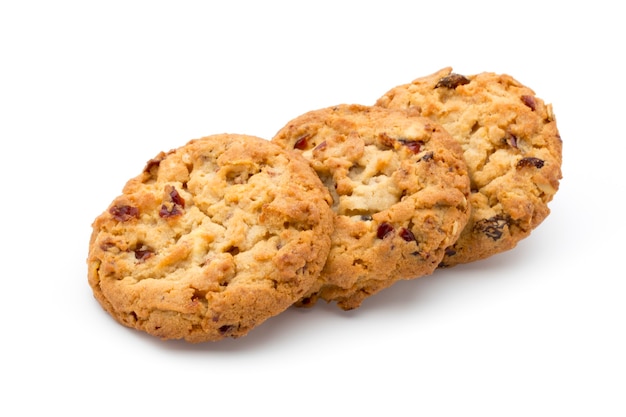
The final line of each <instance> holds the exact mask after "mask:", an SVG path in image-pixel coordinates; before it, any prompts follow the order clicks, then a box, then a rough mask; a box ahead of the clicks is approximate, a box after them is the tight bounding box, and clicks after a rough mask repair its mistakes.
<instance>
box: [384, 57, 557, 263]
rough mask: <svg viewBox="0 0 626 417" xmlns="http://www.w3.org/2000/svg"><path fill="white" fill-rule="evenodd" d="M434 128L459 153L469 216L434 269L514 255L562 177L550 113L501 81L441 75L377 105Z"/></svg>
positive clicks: (516, 85)
mask: <svg viewBox="0 0 626 417" xmlns="http://www.w3.org/2000/svg"><path fill="white" fill-rule="evenodd" d="M376 105H378V106H382V107H385V108H398V109H413V110H415V111H417V112H418V113H419V114H421V115H422V116H425V117H428V118H430V119H432V120H433V121H435V122H437V123H439V124H441V125H442V126H443V127H444V128H445V129H446V130H447V131H448V132H450V134H451V135H452V136H453V137H454V139H455V140H456V141H457V142H458V143H459V144H460V145H461V146H462V148H463V156H464V159H465V162H466V164H467V168H468V172H469V175H470V180H471V187H472V194H471V196H470V202H471V206H472V216H471V217H470V220H469V222H468V223H467V225H466V227H465V229H464V230H463V232H462V233H461V236H460V237H459V239H458V240H457V242H456V243H455V244H454V245H453V246H452V247H450V248H449V249H448V251H447V253H446V256H445V257H444V259H443V261H442V264H441V266H453V265H457V264H461V263H467V262H472V261H476V260H479V259H484V258H487V257H489V256H491V255H494V254H497V253H500V252H504V251H507V250H509V249H512V248H514V247H515V246H516V245H517V243H518V242H519V241H520V240H522V239H524V238H526V237H527V236H529V235H530V233H531V232H532V230H533V229H535V228H536V227H537V226H538V225H539V224H541V222H542V221H543V220H544V219H545V218H546V217H547V216H548V215H549V213H550V210H549V208H548V203H549V202H550V201H551V200H552V199H553V197H554V195H555V194H556V192H557V190H558V188H559V182H560V180H561V178H562V173H561V162H562V141H561V137H560V135H559V132H558V129H557V125H556V119H555V116H554V114H553V110H552V106H551V105H550V104H546V103H545V102H544V101H543V100H542V99H540V98H538V97H537V96H536V95H535V92H534V91H533V90H531V89H530V88H528V87H526V86H524V85H522V84H521V83H520V82H518V81H517V80H515V79H514V78H512V77H511V76H509V75H506V74H494V73H489V72H485V73H480V74H476V75H470V76H463V75H460V74H456V73H453V72H452V68H444V69H442V70H440V71H438V72H436V73H434V74H432V75H429V76H426V77H422V78H418V79H416V80H414V81H413V82H411V83H409V84H404V85H399V86H397V87H394V88H393V89H391V90H390V91H388V92H387V93H386V94H384V95H383V96H382V97H380V98H379V99H378V101H377V102H376Z"/></svg>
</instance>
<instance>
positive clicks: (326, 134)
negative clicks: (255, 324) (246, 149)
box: [272, 105, 469, 310]
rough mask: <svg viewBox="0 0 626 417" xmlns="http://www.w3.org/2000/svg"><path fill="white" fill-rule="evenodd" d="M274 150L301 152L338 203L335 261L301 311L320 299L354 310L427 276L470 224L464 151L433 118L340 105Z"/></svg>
mask: <svg viewBox="0 0 626 417" xmlns="http://www.w3.org/2000/svg"><path fill="white" fill-rule="evenodd" d="M272 142H274V143H277V144H279V145H280V146H282V147H283V148H285V149H288V150H291V149H294V150H296V151H298V152H300V153H301V154H302V155H303V156H304V157H305V158H306V159H307V160H308V161H309V163H310V164H311V166H312V167H313V169H315V171H316V172H317V174H318V175H319V177H320V178H321V179H322V181H323V183H324V184H325V185H326V187H327V188H328V189H329V191H330V192H331V194H332V196H333V211H334V213H335V230H334V233H333V235H332V243H331V249H330V253H329V256H328V261H327V262H326V265H325V267H324V269H323V271H322V273H321V275H320V277H319V278H318V281H317V284H316V285H315V286H314V287H313V288H312V289H311V290H309V291H308V292H307V294H306V295H305V296H304V297H303V298H302V300H300V302H299V303H298V305H300V306H303V305H312V304H314V303H315V302H316V300H317V299H318V298H322V299H324V300H326V301H335V302H336V303H337V305H338V306H339V307H341V308H342V309H345V310H349V309H353V308H356V307H359V306H360V304H361V302H362V301H363V300H364V299H365V298H367V297H368V296H370V295H372V294H375V293H377V292H379V291H380V290H382V289H384V288H387V287H389V286H390V285H392V284H393V283H394V282H397V281H398V280H406V279H413V278H417V277H421V276H424V275H427V274H430V273H431V272H432V271H433V270H434V269H435V268H436V267H437V266H438V264H439V263H440V261H441V259H442V258H443V256H444V251H445V249H446V248H447V247H448V246H450V245H451V244H453V243H454V241H455V240H456V239H457V237H458V236H459V233H460V232H461V230H462V229H463V227H464V226H465V224H466V222H467V219H468V217H469V204H468V202H467V199H466V197H467V196H468V194H469V179H468V177H467V171H466V167H465V163H464V162H463V158H462V155H461V149H460V147H459V145H458V144H457V143H456V142H455V141H454V140H453V139H452V138H451V137H450V135H449V134H448V133H447V132H446V131H445V130H443V129H442V128H441V127H440V126H439V125H437V124H436V123H434V122H432V121H431V120H429V119H427V118H423V117H418V116H415V115H411V114H410V113H409V112H407V111H404V110H390V109H383V108H376V107H368V106H361V105H338V106H334V107H329V108H325V109H319V110H315V111H311V112H308V113H306V114H303V115H301V116H299V117H297V118H295V119H293V120H292V121H290V122H289V123H288V124H287V125H286V126H284V127H283V128H282V129H281V130H280V131H279V132H278V133H277V134H276V135H275V137H274V138H273V139H272Z"/></svg>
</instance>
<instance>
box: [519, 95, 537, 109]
mask: <svg viewBox="0 0 626 417" xmlns="http://www.w3.org/2000/svg"><path fill="white" fill-rule="evenodd" d="M521 98H522V102H523V103H524V104H525V105H527V106H528V107H530V109H531V110H532V111H535V109H536V108H537V102H536V101H535V98H534V97H533V96H528V95H523V96H522V97H521Z"/></svg>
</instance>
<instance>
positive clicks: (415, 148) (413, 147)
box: [398, 139, 424, 153]
mask: <svg viewBox="0 0 626 417" xmlns="http://www.w3.org/2000/svg"><path fill="white" fill-rule="evenodd" d="M398 142H400V143H401V144H403V145H404V146H406V147H407V148H409V150H410V151H411V152H413V153H420V151H421V150H422V146H424V142H422V141H421V140H407V139H400V140H398Z"/></svg>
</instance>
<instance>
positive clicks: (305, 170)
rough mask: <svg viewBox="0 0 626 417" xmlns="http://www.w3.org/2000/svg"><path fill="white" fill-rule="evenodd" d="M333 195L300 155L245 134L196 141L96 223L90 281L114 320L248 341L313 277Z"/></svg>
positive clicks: (149, 169) (321, 257)
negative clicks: (241, 338) (249, 337)
mask: <svg viewBox="0 0 626 417" xmlns="http://www.w3.org/2000/svg"><path fill="white" fill-rule="evenodd" d="M331 201H332V200H331V197H330V195H329V193H328V191H327V189H326V188H325V187H324V186H323V184H322V183H321V181H320V180H319V178H318V177H317V175H316V174H315V172H314V171H313V170H312V169H311V167H310V166H309V165H308V163H307V161H305V160H304V159H303V158H302V157H301V156H300V155H298V154H297V153H295V152H288V151H285V150H284V149H281V148H280V147H278V146H276V145H275V144H272V143H271V142H269V141H267V140H264V139H261V138H257V137H254V136H248V135H235V134H221V135H213V136H208V137H205V138H201V139H196V140H192V141H190V142H188V143H187V144H185V145H184V146H182V147H180V148H178V149H175V150H172V151H170V152H167V153H164V152H162V153H160V154H159V155H158V156H157V157H155V158H154V159H152V160H150V161H149V162H148V163H147V164H146V166H145V169H144V170H143V172H142V173H141V174H140V175H138V176H137V177H135V178H133V179H130V180H129V181H128V182H127V184H126V185H125V187H124V189H123V191H122V194H121V195H119V196H118V197H116V198H115V199H114V201H113V202H112V203H111V204H110V206H109V207H108V209H107V210H106V211H105V212H104V213H102V214H101V215H100V216H98V217H97V218H96V219H95V221H94V222H93V225H92V228H93V232H92V235H91V239H90V245H89V254H88V259H87V263H88V281H89V284H90V286H91V288H92V290H93V293H94V296H95V298H96V299H97V300H98V301H99V302H100V304H101V305H102V306H103V307H104V309H105V310H106V311H108V312H109V313H110V314H111V315H112V316H113V317H114V318H115V319H116V320H117V321H118V322H120V323H121V324H123V325H125V326H128V327H131V328H135V329H138V330H141V331H144V332H146V333H149V334H151V335H154V336H157V337H159V338H162V339H185V340H187V341H189V342H193V343H196V342H203V341H216V340H220V339H223V338H226V337H232V338H236V337H240V336H244V335H246V334H247V333H248V332H249V331H250V330H252V329H253V328H254V327H256V326H258V325H259V324H261V323H262V322H264V321H265V320H267V319H268V318H270V317H272V316H274V315H276V314H278V313H280V312H282V311H283V310H285V309H287V308H288V307H289V306H291V305H292V304H293V303H294V302H295V301H296V300H298V299H300V298H301V297H302V296H303V295H304V294H305V292H306V291H308V290H309V288H310V287H311V286H312V285H313V284H314V283H315V279H316V278H317V275H318V274H319V272H320V270H321V269H322V267H323V265H324V263H325V261H326V257H327V254H328V251H329V248H330V234H331V231H332V227H333V213H332V211H331V208H330V203H331Z"/></svg>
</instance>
